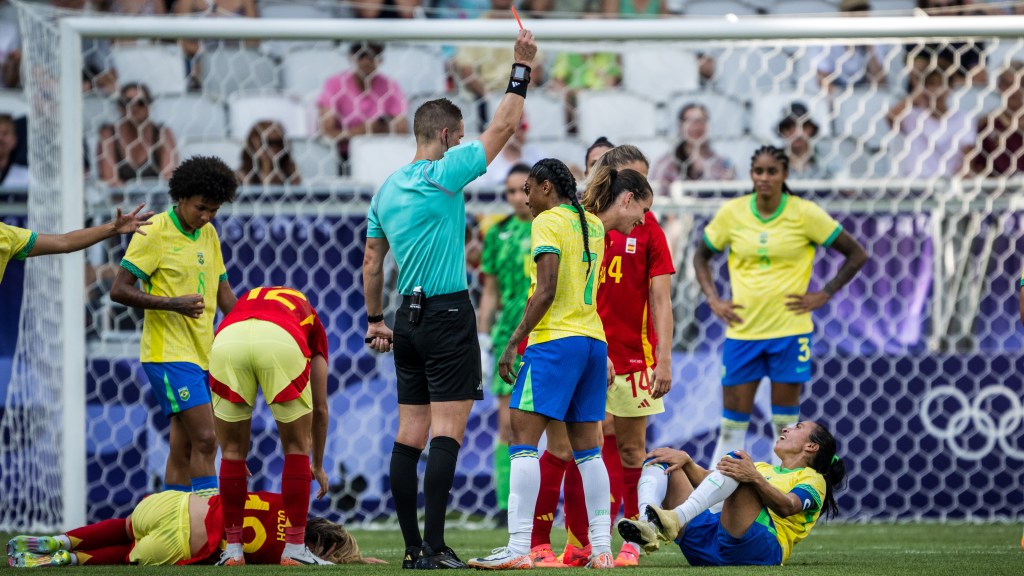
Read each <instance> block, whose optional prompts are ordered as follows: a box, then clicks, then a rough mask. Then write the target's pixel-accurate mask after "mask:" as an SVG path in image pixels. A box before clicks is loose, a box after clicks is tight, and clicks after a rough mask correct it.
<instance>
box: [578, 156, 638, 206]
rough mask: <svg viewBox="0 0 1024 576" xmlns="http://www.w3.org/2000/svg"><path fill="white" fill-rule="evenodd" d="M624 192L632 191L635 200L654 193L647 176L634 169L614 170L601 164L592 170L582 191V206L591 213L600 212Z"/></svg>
mask: <svg viewBox="0 0 1024 576" xmlns="http://www.w3.org/2000/svg"><path fill="white" fill-rule="evenodd" d="M624 192H632V193H633V197H634V198H636V199H637V200H647V199H648V198H650V197H651V196H653V195H654V192H653V191H652V190H651V185H650V183H648V182H647V178H644V177H643V175H642V174H640V173H639V172H637V171H636V170H615V169H614V168H609V167H608V166H601V167H600V168H597V169H596V170H595V171H594V174H593V176H592V177H591V178H590V181H589V182H587V189H586V190H584V191H583V207H584V208H586V209H587V212H590V213H591V214H600V213H602V212H604V211H605V210H607V209H609V208H611V206H612V204H614V203H615V199H616V198H618V197H619V195H620V194H622V193H624Z"/></svg>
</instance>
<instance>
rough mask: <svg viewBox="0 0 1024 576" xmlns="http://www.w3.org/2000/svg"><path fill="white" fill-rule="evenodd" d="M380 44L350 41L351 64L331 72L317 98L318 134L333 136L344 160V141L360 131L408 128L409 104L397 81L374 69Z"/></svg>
mask: <svg viewBox="0 0 1024 576" xmlns="http://www.w3.org/2000/svg"><path fill="white" fill-rule="evenodd" d="M383 52H384V45H383V44H377V43H374V42H354V43H353V44H352V45H351V47H350V48H349V54H351V57H352V60H353V63H354V64H355V67H354V68H353V69H352V70H346V71H345V72H342V73H340V74H336V75H334V76H331V77H330V78H328V79H327V81H326V82H324V88H323V91H321V93H320V98H319V99H317V106H318V107H319V109H320V121H319V128H320V134H321V135H322V136H324V137H326V138H329V139H331V140H334V141H335V142H337V145H338V154H339V155H340V156H341V159H342V160H343V161H347V160H348V142H349V139H350V138H351V137H353V136H361V135H363V134H405V133H407V132H409V121H408V119H407V118H406V112H407V111H408V109H409V104H408V102H407V101H406V99H405V95H404V94H403V93H402V89H401V88H400V87H399V86H398V82H396V81H395V80H393V79H391V78H389V77H387V76H385V75H384V74H379V73H377V65H378V64H379V63H380V60H381V55H382V53H383Z"/></svg>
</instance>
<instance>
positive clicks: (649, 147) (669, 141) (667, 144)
mask: <svg viewBox="0 0 1024 576" xmlns="http://www.w3.org/2000/svg"><path fill="white" fill-rule="evenodd" d="M615 144H620V142H615ZM621 144H632V145H634V146H636V147H637V148H639V149H640V151H641V152H643V153H644V156H647V161H648V162H650V163H651V164H654V163H655V162H657V161H658V158H661V157H662V156H664V155H665V154H668V153H669V152H671V151H672V150H673V149H675V147H676V139H675V138H638V139H635V140H630V141H629V142H621Z"/></svg>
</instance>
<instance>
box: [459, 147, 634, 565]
mask: <svg viewBox="0 0 1024 576" xmlns="http://www.w3.org/2000/svg"><path fill="white" fill-rule="evenodd" d="M601 170H603V171H604V172H602V171H601ZM601 170H599V171H598V173H597V174H595V177H594V182H598V183H600V184H599V185H597V186H595V187H594V189H593V190H590V189H588V190H587V194H588V195H589V197H591V198H594V199H595V205H597V206H599V207H600V211H597V213H596V215H595V214H591V213H589V212H585V211H584V210H583V208H582V206H580V203H579V200H577V199H576V179H575V178H573V176H572V173H571V172H569V169H568V168H567V167H566V166H565V164H563V163H562V162H560V161H558V160H555V159H552V158H548V159H545V160H541V161H540V162H538V163H537V164H535V165H534V167H533V169H532V170H531V171H530V176H529V177H528V178H527V180H526V193H527V198H528V200H527V201H528V203H529V205H530V211H531V212H532V213H533V215H534V221H533V227H532V229H531V238H532V241H531V244H532V253H533V263H532V264H531V266H530V281H531V282H530V300H529V302H528V303H527V305H526V311H525V312H524V314H523V319H522V321H521V322H520V323H519V326H518V327H516V329H515V331H514V332H513V334H512V338H511V339H510V340H509V343H508V345H507V346H506V347H505V351H504V352H503V353H502V355H501V358H500V360H499V361H498V372H499V374H500V375H501V377H502V378H503V379H505V381H506V382H512V379H513V377H515V386H514V388H513V391H512V399H511V402H510V407H511V409H512V412H511V424H512V444H513V445H511V446H509V456H510V458H511V460H512V471H511V486H510V494H509V506H508V526H509V541H508V546H507V547H503V548H498V549H497V550H495V551H494V552H492V553H491V554H490V555H489V556H487V557H484V558H474V559H473V560H471V561H470V562H469V565H470V566H471V567H474V568H483V569H492V570H502V569H509V568H533V559H532V558H531V557H530V536H531V533H532V529H533V512H534V508H535V504H536V501H537V494H538V491H539V489H540V463H539V461H538V458H537V443H538V442H539V441H540V437H541V434H543V433H544V428H545V426H546V425H547V423H548V422H549V421H550V420H559V421H563V422H565V423H566V427H567V429H568V432H569V442H570V444H571V445H572V449H573V457H574V459H575V461H576V464H577V466H578V467H579V471H580V475H581V476H582V477H583V489H584V497H585V499H586V502H587V510H588V512H589V517H590V540H591V544H592V548H593V552H592V556H591V559H590V563H589V564H588V565H589V566H590V567H592V568H613V567H614V560H613V558H612V554H611V534H610V533H609V532H610V528H611V526H610V518H609V506H608V505H609V499H610V491H609V487H608V472H607V470H606V469H605V467H604V462H602V460H601V448H600V446H599V445H598V430H599V426H600V422H601V421H602V420H604V409H605V400H606V399H607V394H606V392H605V390H606V386H607V383H608V370H607V365H608V345H607V344H606V342H605V336H604V326H603V325H602V324H601V318H600V317H599V316H598V315H597V274H598V272H599V271H600V267H601V262H602V259H603V256H604V234H605V230H606V229H611V230H617V231H619V232H622V233H623V234H628V233H629V232H630V231H631V230H632V229H633V228H634V227H635V226H637V225H638V224H640V223H641V222H643V219H644V215H645V214H646V213H647V212H648V211H649V210H650V207H651V201H652V200H653V197H654V195H653V193H652V192H651V187H650V185H649V184H647V180H646V179H645V178H644V177H643V176H641V175H640V174H638V173H636V172H634V171H632V170H623V171H616V170H611V169H609V168H602V169H601ZM527 335H528V336H529V340H528V345H527V347H526V351H525V353H524V354H523V363H522V366H521V367H520V369H519V370H518V374H517V373H516V372H517V371H516V370H514V369H513V362H514V360H515V356H516V352H517V348H518V344H519V343H520V341H522V340H523V339H524V338H526V337H527Z"/></svg>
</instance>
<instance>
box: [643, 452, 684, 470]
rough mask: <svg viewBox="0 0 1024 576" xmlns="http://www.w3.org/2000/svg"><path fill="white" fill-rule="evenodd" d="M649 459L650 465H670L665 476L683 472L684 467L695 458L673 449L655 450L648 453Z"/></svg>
mask: <svg viewBox="0 0 1024 576" xmlns="http://www.w3.org/2000/svg"><path fill="white" fill-rule="evenodd" d="M647 459H648V460H649V462H647V463H650V464H668V468H666V469H665V474H669V473H671V472H673V471H675V470H682V468H683V466H686V465H687V464H689V463H690V462H693V458H691V457H690V455H689V454H687V453H686V452H684V451H682V450H675V449H673V448H655V449H654V450H651V451H650V452H648V453H647Z"/></svg>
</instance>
